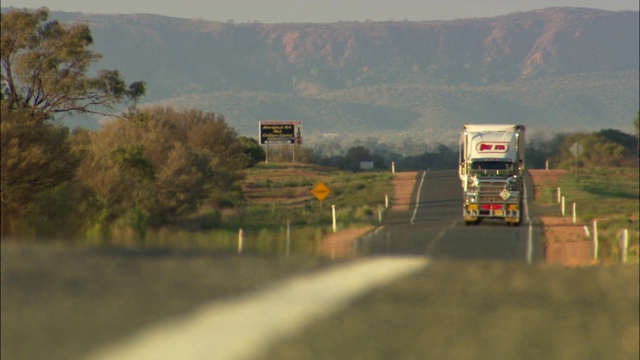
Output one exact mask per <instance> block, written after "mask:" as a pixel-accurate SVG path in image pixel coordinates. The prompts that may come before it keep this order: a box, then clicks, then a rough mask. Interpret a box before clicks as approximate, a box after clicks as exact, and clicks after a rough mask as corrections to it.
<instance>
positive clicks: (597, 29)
mask: <svg viewBox="0 0 640 360" xmlns="http://www.w3.org/2000/svg"><path fill="white" fill-rule="evenodd" d="M4 10H6V9H3V11H4ZM52 17H53V18H56V19H59V20H60V21H73V22H75V21H79V20H81V21H88V22H89V23H90V25H91V29H92V33H93V37H94V44H95V50H96V51H97V52H99V53H101V54H102V55H103V60H102V62H101V63H100V64H99V67H100V68H115V69H118V70H120V71H121V72H122V74H123V76H124V77H125V79H126V80H127V81H134V80H144V81H146V82H147V83H148V96H147V97H146V98H145V99H144V100H145V101H147V102H148V103H154V104H167V105H173V106H177V107H195V108H199V109H203V110H206V111H213V112H216V113H218V114H222V115H225V117H226V118H227V120H228V121H229V123H230V124H232V125H233V126H234V127H235V128H236V129H238V131H239V132H240V133H242V134H246V135H251V136H255V135H256V132H257V123H258V121H259V120H267V119H296V120H303V122H304V129H305V133H306V139H305V140H308V142H307V144H313V145H316V146H320V145H322V146H326V143H327V141H328V140H326V139H328V137H323V136H322V134H325V133H337V134H340V136H332V137H330V138H331V139H332V140H331V141H332V142H341V141H343V142H344V141H349V143H350V144H351V143H354V142H358V141H359V142H360V143H377V144H378V145H380V144H381V143H385V144H393V147H395V148H396V149H397V148H399V147H403V146H404V147H407V146H408V147H409V149H404V150H402V151H404V152H408V151H411V150H410V148H411V146H413V145H411V144H418V143H424V142H426V143H430V144H435V143H436V142H441V143H445V144H449V143H453V142H455V141H457V133H458V131H459V130H460V128H461V126H462V124H464V123H474V122H513V123H523V124H526V125H527V126H528V128H529V130H530V131H529V133H530V134H533V133H535V132H538V133H545V134H548V135H549V134H551V133H552V132H557V131H576V130H598V129H601V128H616V129H620V130H623V131H627V132H631V131H632V129H631V127H632V122H633V120H634V119H635V117H636V113H637V111H638V109H639V107H640V106H639V100H638V99H639V96H640V94H639V90H638V86H639V82H640V81H639V67H640V64H639V56H638V54H639V52H640V49H639V44H640V39H639V31H638V28H639V20H638V19H639V13H638V12H632V11H623V12H611V11H604V10H594V9H584V8H549V9H542V10H537V11H531V12H522V13H514V14H509V15H504V16H499V17H493V18H474V19H462V20H455V21H422V22H409V21H404V22H396V21H394V22H337V23H330V24H298V23H290V24H289V23H287V24H261V23H243V24H234V23H231V22H228V23H220V22H210V21H203V20H191V19H181V18H172V17H163V16H155V15H91V14H82V13H60V12H54V13H52ZM356 138H357V139H356ZM407 144H409V145H407Z"/></svg>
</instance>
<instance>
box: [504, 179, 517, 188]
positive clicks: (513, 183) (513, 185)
mask: <svg viewBox="0 0 640 360" xmlns="http://www.w3.org/2000/svg"><path fill="white" fill-rule="evenodd" d="M517 181H518V180H517V179H516V177H515V176H514V177H510V178H509V180H507V185H506V186H505V189H507V190H508V191H516V187H517Z"/></svg>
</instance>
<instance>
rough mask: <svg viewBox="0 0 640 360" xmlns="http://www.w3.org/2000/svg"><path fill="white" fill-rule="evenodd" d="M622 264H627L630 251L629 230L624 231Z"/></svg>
mask: <svg viewBox="0 0 640 360" xmlns="http://www.w3.org/2000/svg"><path fill="white" fill-rule="evenodd" d="M621 240H622V263H623V264H626V262H627V251H628V250H629V230H627V229H624V230H622V239H621Z"/></svg>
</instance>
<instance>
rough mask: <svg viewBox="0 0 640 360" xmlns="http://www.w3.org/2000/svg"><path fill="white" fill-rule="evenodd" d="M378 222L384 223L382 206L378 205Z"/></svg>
mask: <svg viewBox="0 0 640 360" xmlns="http://www.w3.org/2000/svg"><path fill="white" fill-rule="evenodd" d="M378 223H379V224H382V206H380V205H378Z"/></svg>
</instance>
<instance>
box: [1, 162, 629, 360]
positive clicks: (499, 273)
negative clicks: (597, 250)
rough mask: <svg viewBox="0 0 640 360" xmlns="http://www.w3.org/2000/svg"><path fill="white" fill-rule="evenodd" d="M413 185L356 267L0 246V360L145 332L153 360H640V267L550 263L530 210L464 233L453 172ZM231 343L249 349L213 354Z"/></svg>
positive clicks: (53, 354) (79, 353)
mask: <svg viewBox="0 0 640 360" xmlns="http://www.w3.org/2000/svg"><path fill="white" fill-rule="evenodd" d="M419 176H420V179H419V181H418V183H419V184H422V186H421V187H420V188H416V190H415V191H414V194H415V196H416V199H417V200H416V201H415V204H414V206H412V207H411V208H410V209H409V210H408V211H406V212H401V213H394V214H389V215H388V217H387V222H386V223H385V225H384V226H383V227H382V228H380V229H378V230H377V232H376V233H375V234H371V236H369V237H367V238H364V239H361V240H360V241H358V244H357V245H358V252H359V253H360V254H361V259H356V260H355V261H346V260H340V261H331V260H327V259H318V258H312V257H309V258H306V257H305V258H300V257H292V258H287V259H284V258H271V257H257V256H245V255H243V256H238V255H233V254H220V253H210V252H204V251H198V250H194V251H189V252H185V251H172V250H121V249H92V248H76V247H69V246H66V245H61V244H11V243H3V244H2V273H1V275H2V278H1V290H2V292H1V294H2V299H1V306H2V308H1V309H2V314H1V315H2V316H1V321H2V334H1V335H2V339H1V351H2V359H16V360H20V359H52V360H56V359H83V358H86V357H87V356H90V355H95V354H100V356H102V357H100V358H101V359H104V358H107V359H108V358H113V359H120V358H123V356H124V355H122V354H124V353H127V351H129V349H131V351H129V352H128V354H137V353H139V352H137V351H139V350H140V347H139V346H140V344H144V341H142V340H144V339H148V338H150V337H154V336H155V335H156V334H162V336H163V337H160V339H163V340H162V341H161V343H160V344H161V345H153V346H154V347H156V346H157V348H154V349H152V350H161V351H160V354H161V355H160V356H159V357H158V356H157V355H154V356H155V357H150V358H167V359H175V358H184V359H200V358H202V359H241V358H251V359H345V360H346V359H367V360H368V359H638V356H639V350H638V337H639V331H638V322H639V308H638V305H639V304H638V298H639V296H638V281H639V278H638V265H637V264H635V265H625V266H622V265H611V266H592V267H584V268H566V267H561V266H557V265H548V264H545V263H544V261H543V260H544V259H543V258H544V256H543V251H542V242H543V239H542V235H541V231H540V228H539V224H537V223H536V209H535V208H534V207H532V204H531V202H529V207H530V208H529V210H530V211H531V212H530V213H529V214H528V219H530V220H527V221H525V223H524V224H522V225H521V226H519V227H508V226H506V225H504V224H503V223H501V222H498V221H485V222H483V223H482V224H480V225H478V226H464V225H463V222H462V219H461V216H460V213H461V211H460V205H461V194H460V183H459V180H458V179H457V176H456V174H455V172H446V171H445V172H427V173H426V174H424V181H422V174H420V175H419ZM418 194H419V196H418ZM530 196H531V194H530V193H529V194H528V197H530ZM415 205H418V206H417V207H416V206H415ZM390 274H394V276H391V275H390ZM292 294H295V296H294V295H292ZM311 305H314V306H311ZM246 306H253V308H252V309H253V310H251V311H249V310H248V308H247V307H246ZM318 308H320V309H322V311H320V310H314V311H312V310H305V309H318ZM276 310H277V311H276ZM233 311H238V312H233ZM282 311H284V312H285V313H286V312H287V311H290V312H291V313H295V314H296V319H297V320H296V321H295V322H296V324H298V325H297V326H295V327H294V326H293V325H292V323H293V322H294V320H291V319H292V318H290V317H288V316H285V315H282ZM236 314H238V315H236ZM240 314H244V315H242V317H241V316H240ZM247 314H249V315H247ZM236 316H237V317H236ZM247 316H249V317H248V318H247ZM229 317H230V319H231V321H230V322H220V319H225V318H226V319H227V321H228V319H229ZM235 319H237V321H235ZM300 319H302V320H300ZM209 320H210V321H209ZM213 323H219V324H226V325H222V327H217V326H214V325H212V324H213ZM196 325H198V326H204V327H196ZM269 326H270V327H269ZM255 328H263V331H262V333H263V334H265V335H260V336H262V337H260V336H258V337H257V338H256V337H251V336H254V335H251V336H249V334H255V333H256V332H255V331H253V330H255ZM285 328H286V329H289V331H281V330H282V329H285ZM198 329H207V330H198ZM185 334H193V336H189V335H187V336H184V335H185ZM230 334H231V338H232V339H244V338H245V337H244V336H243V335H246V341H245V342H244V343H243V342H242V341H240V342H239V343H240V344H241V346H240V349H242V347H243V346H244V347H246V348H247V349H250V350H251V351H246V352H238V353H235V355H233V354H231V355H224V354H230V352H224V351H223V349H222V347H223V346H225V345H224V344H221V342H220V341H219V340H220V339H221V338H224V336H229V335H230ZM269 334H279V335H278V336H270V337H269ZM266 337H269V341H266V340H265V338H266ZM139 340H140V341H139ZM189 340H193V341H194V343H190V342H189ZM229 342H230V341H229ZM223 343H224V341H223ZM234 343H237V342H234ZM156 344H157V343H156ZM178 348H182V349H186V350H185V351H186V352H184V353H183V355H184V356H181V357H177V356H176V355H175V354H174V353H171V352H169V350H171V349H178ZM196 348H197V350H198V351H197V353H198V354H199V355H195V354H196V351H195V350H196ZM105 349H107V350H106V352H105ZM109 349H116V350H118V351H120V350H121V351H120V352H113V353H110V352H109ZM164 349H169V350H167V351H165V350H164ZM97 351H98V352H99V353H96V352H97ZM151 353H153V352H151ZM155 353H156V354H157V352H155ZM185 354H186V355H185ZM190 354H193V355H192V356H191V355H190ZM243 354H244V355H243ZM110 355H111V356H110ZM130 358H136V357H130ZM136 359H143V358H142V357H137V358H136Z"/></svg>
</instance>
